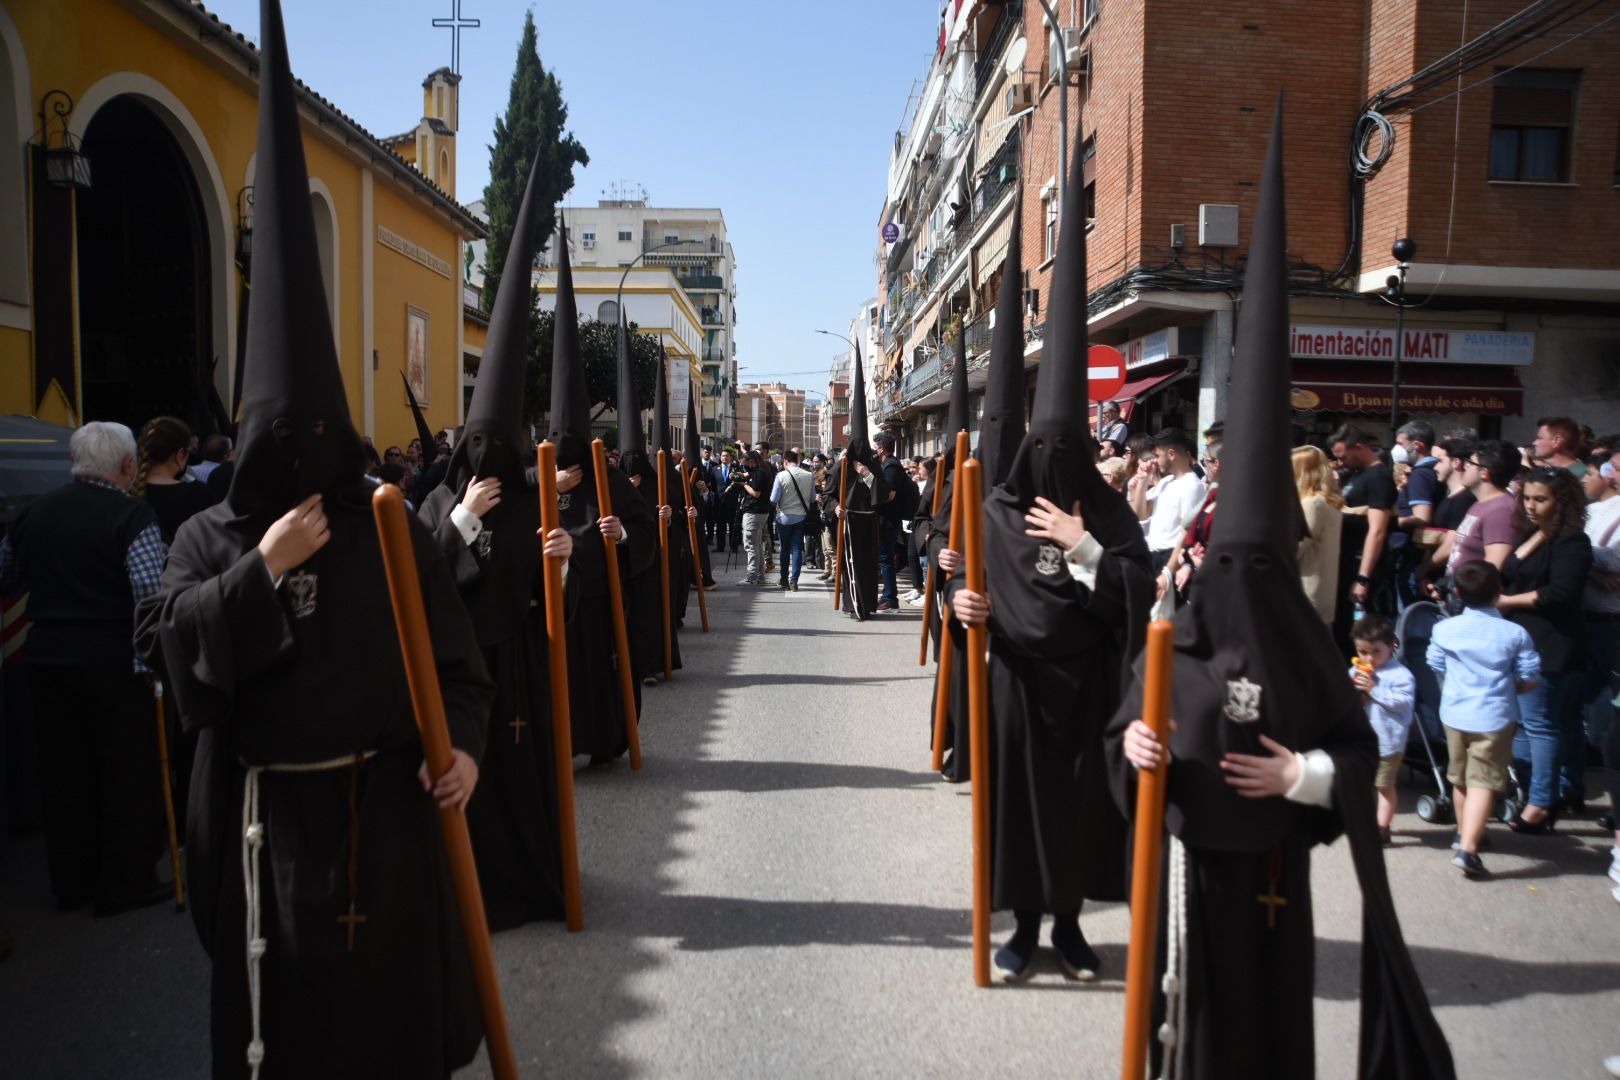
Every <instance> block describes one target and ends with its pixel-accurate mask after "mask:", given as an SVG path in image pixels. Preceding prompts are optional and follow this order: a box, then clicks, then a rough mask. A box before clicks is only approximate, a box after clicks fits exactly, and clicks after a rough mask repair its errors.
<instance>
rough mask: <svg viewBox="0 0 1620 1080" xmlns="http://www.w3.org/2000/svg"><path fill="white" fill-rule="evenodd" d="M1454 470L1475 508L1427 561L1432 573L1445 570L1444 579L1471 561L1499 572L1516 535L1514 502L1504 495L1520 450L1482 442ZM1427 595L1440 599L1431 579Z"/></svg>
mask: <svg viewBox="0 0 1620 1080" xmlns="http://www.w3.org/2000/svg"><path fill="white" fill-rule="evenodd" d="M1456 467H1457V468H1458V469H1460V470H1461V472H1462V483H1463V487H1464V488H1466V489H1467V490H1468V491H1471V492H1473V494H1474V505H1473V506H1470V507H1469V508H1468V512H1467V513H1466V514H1464V515H1463V519H1462V521H1461V522H1459V523H1458V525H1457V528H1456V529H1455V530H1454V531H1453V532H1452V533H1451V535H1450V536H1447V537H1446V539H1445V540H1444V541H1442V542H1441V544H1440V546H1439V547H1438V548H1436V549H1435V552H1434V555H1433V556H1432V557H1431V558H1430V560H1429V562H1428V566H1429V567H1430V568H1431V572H1432V573H1438V572H1439V570H1440V568H1442V567H1443V568H1444V571H1445V577H1446V579H1447V580H1449V579H1450V577H1451V575H1452V573H1453V572H1454V571H1455V570H1456V568H1457V567H1459V566H1461V565H1462V564H1463V563H1465V562H1472V561H1473V560H1475V559H1484V560H1485V561H1486V562H1488V563H1490V564H1491V565H1492V566H1495V567H1496V568H1497V569H1498V570H1500V569H1502V567H1503V566H1504V565H1506V563H1507V560H1508V556H1510V555H1512V554H1513V549H1514V547H1515V546H1516V545H1517V544H1518V542H1519V536H1520V531H1519V525H1518V524H1517V523H1516V522H1515V520H1514V512H1515V507H1514V500H1513V499H1512V498H1509V497H1508V491H1507V489H1508V485H1509V484H1511V483H1512V482H1513V478H1514V477H1515V476H1516V475H1518V472H1519V450H1518V447H1516V446H1514V445H1513V444H1512V443H1510V442H1505V441H1503V440H1501V439H1484V440H1482V441H1481V442H1480V443H1479V444H1478V445H1477V446H1475V447H1474V452H1473V453H1471V454H1469V455H1468V456H1467V457H1462V458H1459V459H1458V460H1457V465H1456ZM1426 591H1427V592H1428V593H1429V595H1430V596H1432V597H1435V598H1436V599H1439V598H1440V597H1441V590H1440V588H1439V587H1438V586H1437V585H1436V583H1435V582H1434V581H1432V580H1431V581H1429V582H1428V584H1427V586H1426Z"/></svg>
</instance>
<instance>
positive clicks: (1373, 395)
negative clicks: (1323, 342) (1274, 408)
mask: <svg viewBox="0 0 1620 1080" xmlns="http://www.w3.org/2000/svg"><path fill="white" fill-rule="evenodd" d="M1394 374H1395V373H1394V365H1393V364H1378V363H1358V362H1350V363H1343V364H1335V363H1311V362H1296V363H1295V364H1294V379H1293V406H1294V408H1295V409H1298V410H1299V411H1301V412H1351V413H1387V412H1389V408H1390V400H1389V399H1390V389H1391V384H1392V381H1393V379H1394ZM1400 408H1401V411H1402V412H1416V413H1477V414H1479V415H1481V416H1518V415H1519V414H1520V413H1521V412H1523V411H1524V387H1523V386H1521V385H1519V379H1518V376H1517V375H1516V374H1514V372H1513V369H1512V368H1507V367H1485V366H1480V367H1463V366H1461V365H1454V364H1402V365H1401V405H1400Z"/></svg>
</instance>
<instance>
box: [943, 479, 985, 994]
mask: <svg viewBox="0 0 1620 1080" xmlns="http://www.w3.org/2000/svg"><path fill="white" fill-rule="evenodd" d="M979 472H980V465H979V463H978V462H977V461H964V462H962V463H961V464H960V465H959V466H957V470H956V475H957V476H958V477H960V478H961V483H960V484H958V485H956V488H957V490H956V491H955V493H954V494H953V495H952V496H951V499H952V502H951V513H952V515H953V516H954V515H955V513H956V506H957V504H958V501H960V504H961V507H962V511H961V513H962V519H961V520H962V536H963V539H962V562H963V564H964V565H965V566H966V568H967V587H968V589H969V591H971V592H976V593H978V594H979V595H981V596H983V595H985V592H986V589H985V581H984V482H983V478H982V477H981V476H980V475H979ZM989 635H990V628H989V627H988V626H986V625H984V624H982V623H981V624H980V625H978V626H970V627H968V628H967V649H966V652H965V657H966V661H967V677H968V728H969V732H970V738H969V745H970V754H971V761H970V762H969V765H970V766H971V769H972V776H973V982H974V984H975V985H976V986H980V987H986V986H989V985H990V671H989V668H988V665H987V663H986V660H985V650H986V649H987V648H988V647H989V640H990V638H989Z"/></svg>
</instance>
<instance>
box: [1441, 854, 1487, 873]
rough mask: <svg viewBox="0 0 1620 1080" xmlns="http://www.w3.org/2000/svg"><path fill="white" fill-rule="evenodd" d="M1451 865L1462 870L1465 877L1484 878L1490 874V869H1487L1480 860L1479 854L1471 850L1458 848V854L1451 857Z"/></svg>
mask: <svg viewBox="0 0 1620 1080" xmlns="http://www.w3.org/2000/svg"><path fill="white" fill-rule="evenodd" d="M1451 865H1452V866H1455V867H1456V868H1457V869H1459V870H1461V871H1462V872H1463V877H1468V878H1482V877H1487V876H1489V874H1490V871H1489V870H1487V869H1485V864H1484V863H1482V862H1480V861H1479V856H1478V855H1475V854H1474V853H1473V852H1471V851H1463V850H1461V849H1458V851H1457V854H1455V855H1453V856H1452V857H1451Z"/></svg>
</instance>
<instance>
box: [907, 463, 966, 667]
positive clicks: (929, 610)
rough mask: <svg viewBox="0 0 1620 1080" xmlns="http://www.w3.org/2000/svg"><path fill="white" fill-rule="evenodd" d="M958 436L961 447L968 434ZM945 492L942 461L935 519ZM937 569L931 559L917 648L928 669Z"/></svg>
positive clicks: (919, 662)
mask: <svg viewBox="0 0 1620 1080" xmlns="http://www.w3.org/2000/svg"><path fill="white" fill-rule="evenodd" d="M956 434H957V439H956V442H957V445H958V446H960V445H961V443H962V438H961V437H962V436H963V435H965V434H967V433H966V432H963V431H959V432H957V433H956ZM955 460H957V461H961V460H962V459H961V458H960V457H958V458H956V459H955ZM944 490H945V463H944V462H943V461H941V462H940V463H939V465H938V467H937V468H935V470H934V509H933V514H932V515H931V516H933V517H938V516H939V498H940V493H941V492H943V491H944ZM936 569H937V568H936V567H935V566H934V560H933V559H929V560H928V587H927V588H926V589H924V590H923V627H922V644H921V645H918V646H917V666H918V667H927V666H928V631H929V630H931V629H933V621H934V581H935V580H936V579H935V576H934V574H935V570H936ZM943 618H944V616H941V619H943ZM941 629H943V627H941Z"/></svg>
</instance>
